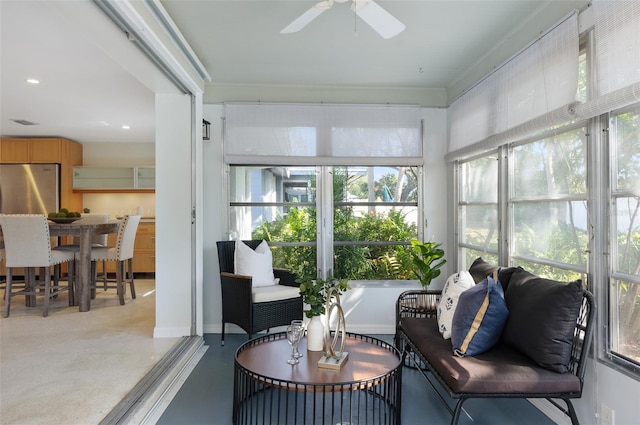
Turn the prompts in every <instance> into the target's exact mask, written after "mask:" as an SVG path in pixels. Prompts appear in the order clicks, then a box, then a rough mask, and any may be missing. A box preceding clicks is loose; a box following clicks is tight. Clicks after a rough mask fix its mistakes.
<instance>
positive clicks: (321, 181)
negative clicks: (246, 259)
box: [226, 164, 424, 282]
mask: <svg viewBox="0 0 640 425" xmlns="http://www.w3.org/2000/svg"><path fill="white" fill-rule="evenodd" d="M233 167H238V168H244V169H251V168H278V167H280V166H276V165H261V166H260V165H254V164H250V165H240V164H228V165H226V170H227V173H226V174H227V187H228V190H227V198H228V200H227V208H228V214H227V215H228V222H229V223H230V226H232V224H231V223H233V222H235V221H236V220H234V219H233V215H234V212H233V209H234V208H239V207H247V208H252V207H259V208H263V207H282V208H287V207H298V206H304V207H310V208H314V209H315V213H316V240H315V241H305V242H279V241H273V242H272V241H270V242H269V244H270V245H272V246H274V247H295V246H315V247H316V260H317V275H318V277H321V278H326V277H327V276H333V272H334V268H335V266H334V264H333V259H334V257H335V254H334V248H335V247H337V246H358V245H371V246H373V245H385V246H393V245H404V246H410V245H411V242H410V240H408V241H335V240H334V239H335V235H334V231H333V230H334V214H333V212H334V210H335V209H336V208H338V207H345V206H346V207H350V206H358V207H362V206H371V207H377V206H387V207H389V206H408V207H411V208H415V209H416V216H417V219H416V223H415V226H416V235H415V238H416V239H418V240H421V241H422V240H423V234H424V230H423V226H422V225H421V223H423V222H424V188H423V167H422V166H415V165H411V166H408V165H396V166H390V165H388V164H385V165H368V166H365V167H367V168H369V169H373V168H396V167H397V168H400V167H409V168H413V169H415V170H416V174H417V178H416V185H417V188H416V190H417V200H416V201H400V202H397V201H394V202H381V201H368V202H362V201H359V202H358V201H356V202H348V201H337V202H334V199H333V197H334V194H333V169H334V167H342V166H341V165H334V166H328V165H316V166H308V165H301V166H299V167H300V168H309V169H312V168H313V169H314V170H315V176H316V177H315V199H314V200H313V201H312V202H296V203H292V202H286V201H284V199H282V200H278V201H264V202H257V201H250V200H249V201H246V200H243V201H235V200H233V199H234V194H235V190H236V188H235V186H233V185H232V183H231V180H232V178H231V176H232V174H233V172H232V168H233ZM281 167H295V168H297V167H296V166H290V165H288V166H281ZM350 167H355V166H350ZM357 167H362V166H357ZM368 172H369V171H368ZM232 186H233V187H232ZM253 230H254V229H253V228H252V230H251V233H253ZM236 231H237V229H233V231H232V230H230V231H229V233H228V236H229V237H230V238H236V237H239V238H240V239H246V238H247V235H246V229H245V232H244V234H240V235H237V234H235V232H236ZM274 258H275V257H274ZM352 280H353V279H352ZM359 280H366V279H359ZM385 281H391V282H396V281H398V282H407V281H415V279H410V280H404V279H385Z"/></svg>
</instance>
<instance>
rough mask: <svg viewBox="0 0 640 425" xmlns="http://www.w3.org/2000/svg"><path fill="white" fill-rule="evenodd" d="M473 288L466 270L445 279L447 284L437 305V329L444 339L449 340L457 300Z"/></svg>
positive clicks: (472, 282)
mask: <svg viewBox="0 0 640 425" xmlns="http://www.w3.org/2000/svg"><path fill="white" fill-rule="evenodd" d="M473 286H475V281H474V280H473V277H472V276H471V273H469V272H468V271H466V270H463V271H461V272H458V273H454V274H452V275H451V276H449V277H448V278H447V283H445V284H444V288H442V295H441V296H440V304H439V305H438V312H437V315H438V329H439V330H440V333H441V334H442V337H443V338H444V339H449V338H451V325H452V323H453V313H454V312H455V311H456V306H457V305H458V298H460V294H462V293H463V292H464V291H466V290H467V289H469V288H471V287H473Z"/></svg>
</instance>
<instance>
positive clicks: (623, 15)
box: [593, 0, 640, 96]
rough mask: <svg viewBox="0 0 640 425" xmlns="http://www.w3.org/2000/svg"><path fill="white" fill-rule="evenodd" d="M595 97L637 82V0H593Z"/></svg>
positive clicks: (639, 35) (639, 77)
mask: <svg viewBox="0 0 640 425" xmlns="http://www.w3.org/2000/svg"><path fill="white" fill-rule="evenodd" d="M593 12H594V19H595V38H596V70H597V81H598V96H603V95H606V94H609V93H612V92H614V91H616V90H620V89H622V88H624V87H627V86H630V85H632V84H634V83H638V82H640V1H638V0H618V1H612V0H606V1H605V0H594V2H593Z"/></svg>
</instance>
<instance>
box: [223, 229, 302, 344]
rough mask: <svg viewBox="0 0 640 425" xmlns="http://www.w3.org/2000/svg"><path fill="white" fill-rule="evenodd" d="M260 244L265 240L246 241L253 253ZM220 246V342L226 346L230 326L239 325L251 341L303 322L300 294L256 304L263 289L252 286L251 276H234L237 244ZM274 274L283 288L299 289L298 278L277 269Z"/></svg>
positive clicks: (231, 242) (228, 242) (229, 243)
mask: <svg viewBox="0 0 640 425" xmlns="http://www.w3.org/2000/svg"><path fill="white" fill-rule="evenodd" d="M260 242H262V241H257V240H251V241H244V243H246V244H247V245H248V246H249V247H251V249H254V250H255V249H256V247H257V246H258V245H259V244H260ZM217 246H218V262H219V264H220V284H221V286H222V335H221V339H220V342H221V344H222V345H224V333H225V325H226V324H227V323H234V324H236V325H238V326H240V327H241V328H242V329H243V330H244V331H245V332H247V333H248V334H249V339H251V337H252V336H253V334H255V333H257V332H260V331H263V330H265V329H266V330H269V329H270V328H273V327H276V326H283V325H288V324H290V323H291V321H292V320H294V319H302V297H301V296H299V295H298V296H296V297H294V298H292V297H291V296H290V295H289V296H287V297H286V298H283V299H276V300H270V301H263V302H254V298H255V295H256V289H262V288H256V289H254V288H253V287H252V278H251V276H242V275H237V274H234V270H235V268H234V252H235V241H219V242H217ZM273 273H274V275H275V277H276V278H279V279H280V283H279V285H280V286H286V287H298V286H299V284H298V283H297V282H296V281H295V275H294V274H293V273H291V272H289V271H288V270H284V269H274V270H273ZM279 285H276V287H277V286H279ZM275 289H278V288H275ZM282 289H288V288H282ZM288 292H291V291H288Z"/></svg>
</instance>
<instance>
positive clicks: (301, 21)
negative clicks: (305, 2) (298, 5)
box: [280, 1, 333, 34]
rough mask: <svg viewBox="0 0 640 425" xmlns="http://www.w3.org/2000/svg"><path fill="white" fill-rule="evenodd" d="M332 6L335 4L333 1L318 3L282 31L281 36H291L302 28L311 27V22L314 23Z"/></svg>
mask: <svg viewBox="0 0 640 425" xmlns="http://www.w3.org/2000/svg"><path fill="white" fill-rule="evenodd" d="M332 4H333V1H331V2H329V1H322V2H320V3H317V4H316V5H315V6H313V7H312V8H311V9H309V10H307V11H306V12H304V13H303V14H302V15H300V16H298V18H297V19H296V20H295V21H293V22H291V23H290V24H289V25H287V26H286V27H284V29H283V30H282V31H280V34H289V33H292V32H298V31H300V30H301V29H302V28H304V27H306V26H307V25H309V23H311V21H313V20H314V19H316V18H317V17H318V16H320V14H321V13H322V12H324V11H325V10H327V9H329V8H330V7H331V5H332Z"/></svg>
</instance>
